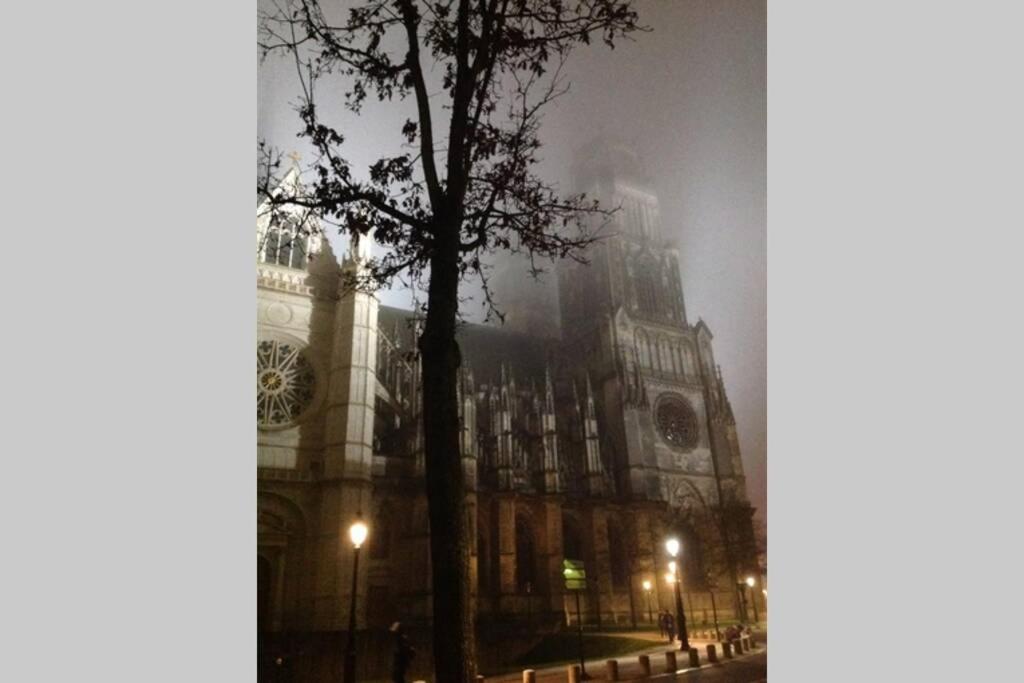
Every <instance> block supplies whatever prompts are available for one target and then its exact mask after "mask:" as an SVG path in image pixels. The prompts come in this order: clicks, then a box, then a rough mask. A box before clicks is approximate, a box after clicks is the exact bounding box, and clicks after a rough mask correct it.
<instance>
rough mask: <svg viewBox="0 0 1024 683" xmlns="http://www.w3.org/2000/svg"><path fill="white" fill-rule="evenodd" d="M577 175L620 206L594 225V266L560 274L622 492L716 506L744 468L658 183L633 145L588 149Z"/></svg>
mask: <svg viewBox="0 0 1024 683" xmlns="http://www.w3.org/2000/svg"><path fill="white" fill-rule="evenodd" d="M574 176H575V179H576V184H577V187H576V189H577V191H582V192H586V193H587V195H588V197H594V198H596V199H598V200H599V201H600V203H601V205H602V206H604V207H608V208H615V209H616V211H615V213H614V214H613V215H612V217H611V218H610V220H608V221H606V222H605V223H604V224H603V225H600V226H598V225H596V224H595V225H594V226H593V227H594V229H595V230H597V231H598V234H599V235H600V239H599V240H598V241H597V242H596V243H595V244H594V245H592V246H591V247H590V248H589V249H588V253H587V257H588V260H589V264H587V265H581V264H578V263H575V262H570V261H566V262H564V263H563V264H561V267H560V270H559V290H560V291H559V299H560V304H561V321H562V324H561V327H562V333H563V343H564V344H565V346H566V348H568V349H572V350H573V351H572V352H573V355H574V357H578V358H582V359H586V360H585V362H584V363H581V367H580V369H581V371H583V370H585V371H586V372H587V373H588V374H589V379H590V380H591V381H592V382H593V390H594V395H595V400H596V403H597V406H598V409H597V418H598V423H599V426H600V428H601V433H602V444H601V457H602V459H603V461H604V465H605V467H606V469H607V470H608V471H610V472H612V473H614V480H615V485H616V492H617V493H618V494H619V495H621V496H624V497H627V498H631V499H647V500H664V501H666V502H668V503H670V504H671V505H673V506H688V505H693V504H702V505H710V504H715V503H716V501H717V500H718V499H719V490H720V489H721V482H720V481H719V480H718V478H717V476H716V472H718V471H720V472H722V473H728V474H729V475H730V476H735V475H739V476H742V473H741V472H737V471H736V470H737V468H739V467H740V465H739V452H738V448H735V444H736V441H735V431H734V428H733V431H732V434H733V438H732V439H730V438H728V437H729V429H728V428H727V425H726V422H727V421H728V420H726V418H725V405H726V403H727V399H726V398H725V393H724V388H722V386H721V383H720V381H719V376H718V374H717V371H716V368H715V365H714V359H713V356H712V355H711V334H710V331H709V330H708V328H707V326H706V325H705V324H704V323H703V322H700V323H698V324H697V325H691V324H690V322H689V320H688V318H687V311H686V305H685V302H684V298H683V289H682V280H681V276H680V269H679V253H678V250H677V248H676V246H675V243H674V241H673V239H672V237H673V236H674V234H677V233H678V232H679V231H678V228H677V226H673V225H671V224H669V225H666V224H665V223H664V222H663V220H662V216H661V212H660V208H659V205H658V198H657V196H656V194H655V193H654V191H653V189H652V187H651V186H652V183H651V182H650V179H649V178H648V176H647V175H646V173H645V172H644V169H643V166H642V164H641V163H640V161H639V159H638V158H637V156H636V154H635V153H634V152H633V151H632V150H631V149H629V148H628V147H627V146H624V145H620V144H615V143H609V142H599V143H596V144H593V145H591V146H589V147H588V148H586V150H584V152H583V153H581V154H580V155H578V157H577V161H576V163H575V166H574ZM580 380H581V385H582V383H583V381H585V378H580ZM719 405H720V406H722V407H721V409H717V408H716V406H719ZM730 416H731V412H730ZM733 426H734V423H733ZM713 457H714V458H715V460H714V462H713V461H712V458H713ZM716 465H717V466H718V467H716ZM731 488H733V489H735V488H736V487H734V486H733V487H731ZM739 490H742V488H741V487H740V489H739Z"/></svg>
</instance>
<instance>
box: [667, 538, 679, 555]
mask: <svg viewBox="0 0 1024 683" xmlns="http://www.w3.org/2000/svg"><path fill="white" fill-rule="evenodd" d="M665 550H667V551H668V554H669V555H671V556H672V557H676V556H677V555H679V539H677V538H670V539H668V540H667V541H665Z"/></svg>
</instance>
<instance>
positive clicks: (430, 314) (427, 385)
mask: <svg viewBox="0 0 1024 683" xmlns="http://www.w3.org/2000/svg"><path fill="white" fill-rule="evenodd" d="M439 232H440V231H439ZM445 232H447V233H452V232H454V233H455V234H454V238H453V237H447V239H446V238H445V237H444V236H440V235H439V239H438V244H437V246H436V250H435V252H434V255H433V257H432V258H431V265H430V285H429V289H428V295H427V319H426V324H425V325H424V329H423V334H422V336H421V337H420V340H419V348H420V353H421V354H422V358H423V437H424V460H425V470H426V472H425V475H426V489H427V504H428V509H429V518H430V559H431V569H432V572H433V585H432V592H433V602H434V605H433V607H434V609H433V634H434V672H435V675H436V680H437V681H439V682H441V681H443V682H445V683H449V682H451V683H470V682H471V681H473V680H474V679H475V675H476V657H475V655H476V653H475V648H474V632H473V615H472V612H471V610H470V591H469V543H468V534H467V527H466V525H467V521H468V520H467V519H466V494H465V482H464V476H463V470H462V457H461V454H460V452H459V406H458V399H457V397H456V380H457V377H456V375H457V371H458V368H459V364H460V358H459V349H458V346H457V344H456V341H455V321H456V315H457V313H458V289H459V271H458V241H457V240H458V233H457V231H454V230H447V231H445ZM445 242H448V243H447V244H446V243H445Z"/></svg>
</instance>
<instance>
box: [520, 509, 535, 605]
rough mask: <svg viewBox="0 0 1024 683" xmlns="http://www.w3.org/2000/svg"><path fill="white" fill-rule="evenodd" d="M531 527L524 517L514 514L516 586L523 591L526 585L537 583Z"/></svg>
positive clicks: (531, 585)
mask: <svg viewBox="0 0 1024 683" xmlns="http://www.w3.org/2000/svg"><path fill="white" fill-rule="evenodd" d="M536 557H537V555H536V551H535V547H534V542H533V528H532V527H531V526H530V522H529V521H528V520H527V519H526V517H524V516H522V515H517V516H516V588H517V589H518V590H519V591H520V592H522V593H525V592H526V590H527V586H530V587H536V585H537V573H536V567H537V560H536Z"/></svg>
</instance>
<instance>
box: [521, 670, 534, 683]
mask: <svg viewBox="0 0 1024 683" xmlns="http://www.w3.org/2000/svg"><path fill="white" fill-rule="evenodd" d="M523 683H537V672H536V671H534V670H533V669H523Z"/></svg>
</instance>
